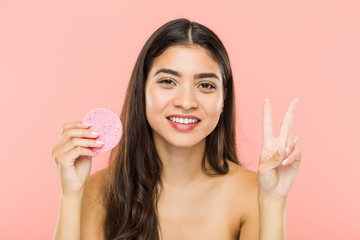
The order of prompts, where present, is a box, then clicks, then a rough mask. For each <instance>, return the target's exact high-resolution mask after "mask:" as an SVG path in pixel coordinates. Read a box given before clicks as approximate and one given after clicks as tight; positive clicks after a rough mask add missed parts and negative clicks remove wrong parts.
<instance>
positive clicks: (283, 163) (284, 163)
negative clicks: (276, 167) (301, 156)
mask: <svg viewBox="0 0 360 240" xmlns="http://www.w3.org/2000/svg"><path fill="white" fill-rule="evenodd" d="M289 161H290V159H288V158H286V159H285V160H284V161H283V162H282V163H281V164H282V165H284V166H285V165H286V164H287V163H288V162H289Z"/></svg>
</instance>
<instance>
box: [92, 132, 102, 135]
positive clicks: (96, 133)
mask: <svg viewBox="0 0 360 240" xmlns="http://www.w3.org/2000/svg"><path fill="white" fill-rule="evenodd" d="M90 133H91V134H92V135H100V133H98V132H94V131H91V132H90Z"/></svg>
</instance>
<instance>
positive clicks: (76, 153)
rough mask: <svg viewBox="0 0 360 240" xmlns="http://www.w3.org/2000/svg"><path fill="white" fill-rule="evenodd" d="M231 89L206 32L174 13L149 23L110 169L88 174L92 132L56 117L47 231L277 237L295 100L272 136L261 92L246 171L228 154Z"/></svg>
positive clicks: (290, 169) (293, 157)
mask: <svg viewBox="0 0 360 240" xmlns="http://www.w3.org/2000/svg"><path fill="white" fill-rule="evenodd" d="M233 86H234V84H233V77H232V71H231V67H230V62H229V58H228V55H227V52H226V50H225V48H224V46H223V44H222V43H221V41H220V40H219V38H218V37H217V36H216V35H215V34H214V33H213V32H212V31H211V30H210V29H208V28H206V27H205V26H203V25H201V24H198V23H195V22H190V21H189V20H187V19H177V20H173V21H170V22H168V23H166V24H165V25H163V26H162V27H160V28H159V29H158V30H156V31H155V33H154V34H153V35H152V36H151V37H150V38H149V39H148V41H147V42H146V44H145V46H144V47H143V49H142V50H141V52H140V55H139V57H138V59H137V61H136V64H135V67H134V70H133V73H132V76H131V79H130V82H129V86H128V89H127V94H126V99H125V103H124V107H123V109H122V112H121V116H120V119H121V122H122V124H123V135H122V138H121V141H120V143H119V145H118V146H117V147H116V148H114V149H113V150H112V152H111V156H110V162H109V167H108V168H105V169H103V170H101V171H98V172H96V173H94V174H92V175H91V176H90V177H89V173H90V169H91V161H92V157H94V156H96V154H95V153H94V152H92V151H91V150H90V149H89V148H88V147H95V146H101V144H100V145H99V144H97V143H96V142H95V141H94V138H96V137H97V136H98V135H93V134H92V133H91V132H90V131H89V130H88V129H86V128H87V126H85V125H83V124H82V123H81V122H78V121H76V122H70V123H67V124H64V126H63V133H62V136H61V138H60V141H59V142H58V143H57V145H56V146H54V148H53V149H52V155H53V158H54V159H55V161H56V164H57V168H58V173H59V177H60V181H61V186H62V194H61V198H60V210H59V217H58V222H57V226H56V229H55V233H54V238H53V239H56V240H59V239H66V240H71V239H86V240H89V239H90V240H91V239H107V240H110V239H118V240H120V239H143V240H148V239H164V240H165V239H166V240H177V239H181V240H184V239H197V240H198V239H207V240H211V239H214V240H219V239H222V240H227V239H228V240H230V239H231V240H234V239H240V240H255V239H262V240H265V239H266V240H271V239H276V240H281V239H286V229H285V228H286V227H285V217H286V201H287V196H288V193H289V190H290V188H291V186H292V184H293V182H294V180H295V177H296V175H297V172H298V170H299V167H300V161H301V151H300V150H299V149H296V148H295V142H296V135H295V134H294V133H293V132H291V131H290V128H291V124H292V121H293V116H294V110H295V107H296V103H297V99H294V100H293V101H292V102H291V103H290V105H289V108H288V111H287V113H286V115H285V118H284V120H283V123H282V126H281V130H280V134H279V136H278V137H274V136H273V128H272V120H271V106H270V102H269V101H268V100H267V101H265V103H264V107H263V137H264V138H263V145H262V150H261V154H260V160H259V168H258V173H255V172H252V171H250V170H247V169H245V168H243V167H242V166H241V165H240V163H239V161H238V159H237V152H236V146H235V101H234V88H233Z"/></svg>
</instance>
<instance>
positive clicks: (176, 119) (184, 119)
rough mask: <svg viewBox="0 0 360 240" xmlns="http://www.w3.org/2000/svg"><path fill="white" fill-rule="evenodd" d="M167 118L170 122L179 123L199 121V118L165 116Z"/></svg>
mask: <svg viewBox="0 0 360 240" xmlns="http://www.w3.org/2000/svg"><path fill="white" fill-rule="evenodd" d="M167 119H168V120H170V121H172V122H176V123H180V124H193V123H198V122H200V120H199V119H195V118H179V117H167Z"/></svg>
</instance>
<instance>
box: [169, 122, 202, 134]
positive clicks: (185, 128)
mask: <svg viewBox="0 0 360 240" xmlns="http://www.w3.org/2000/svg"><path fill="white" fill-rule="evenodd" d="M167 120H168V121H169V123H170V125H171V126H173V128H175V129H176V130H178V131H181V132H184V131H190V130H192V129H194V128H195V127H196V126H197V125H198V124H199V123H200V120H199V121H198V122H196V123H188V124H185V123H177V122H174V121H171V120H170V119H167Z"/></svg>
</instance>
